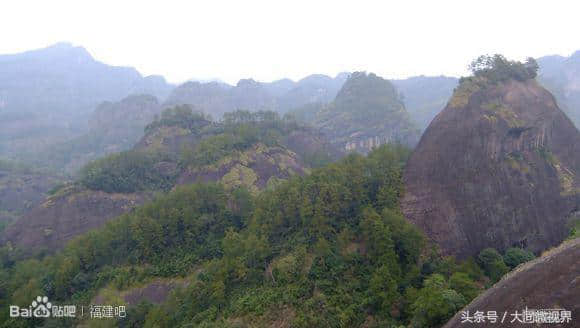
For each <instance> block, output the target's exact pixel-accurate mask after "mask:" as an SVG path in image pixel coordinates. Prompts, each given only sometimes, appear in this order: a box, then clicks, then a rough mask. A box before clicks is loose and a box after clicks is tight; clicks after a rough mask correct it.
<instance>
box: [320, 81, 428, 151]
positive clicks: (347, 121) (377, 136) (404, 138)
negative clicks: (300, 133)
mask: <svg viewBox="0 0 580 328" xmlns="http://www.w3.org/2000/svg"><path fill="white" fill-rule="evenodd" d="M314 124H315V125H316V126H317V127H320V128H321V129H322V131H324V132H325V133H326V134H327V135H328V136H329V138H330V139H331V140H332V142H333V143H335V144H336V145H338V146H339V147H340V148H342V149H343V150H345V151H353V150H356V151H359V152H362V153H366V152H368V151H369V150H371V149H372V148H374V147H377V146H379V145H381V144H384V143H389V142H400V143H402V144H404V145H408V146H413V145H414V144H415V143H416V142H417V140H418V138H419V132H418V130H417V129H416V127H415V126H414V125H413V123H412V122H411V119H410V116H409V113H408V112H407V111H406V109H405V105H404V104H403V102H402V100H401V99H400V98H399V94H398V92H397V90H396V89H395V87H394V86H393V85H392V84H391V83H390V82H389V81H387V80H385V79H383V78H381V77H379V76H377V75H375V74H373V73H370V74H367V73H364V72H355V73H352V74H351V75H350V77H349V78H348V80H347V81H346V82H345V84H344V86H343V87H342V89H341V90H340V91H339V92H338V94H337V96H336V98H335V99H334V101H333V102H332V103H331V104H329V105H328V106H325V107H323V108H322V109H321V110H320V111H319V112H318V113H317V114H316V120H315V123H314Z"/></svg>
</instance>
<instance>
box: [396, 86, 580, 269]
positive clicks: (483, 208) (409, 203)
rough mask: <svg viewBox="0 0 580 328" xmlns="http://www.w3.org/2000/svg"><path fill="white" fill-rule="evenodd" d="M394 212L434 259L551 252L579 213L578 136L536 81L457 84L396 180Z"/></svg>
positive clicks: (551, 98) (579, 149)
mask: <svg viewBox="0 0 580 328" xmlns="http://www.w3.org/2000/svg"><path fill="white" fill-rule="evenodd" d="M405 183H406V195H405V197H404V199H403V201H402V209H403V211H404V213H405V215H406V217H407V218H408V219H409V220H411V221H412V222H413V223H415V224H417V225H418V226H419V227H421V228H422V229H423V230H424V231H425V233H426V234H427V236H428V237H430V239H432V240H433V241H434V242H435V243H437V244H438V245H439V246H440V248H441V250H442V251H443V253H445V254H454V255H457V256H458V257H460V258H463V257H467V256H471V255H475V254H477V253H478V252H479V251H481V250H482V249H484V248H486V247H494V248H496V249H499V250H503V249H506V248H508V247H511V246H521V247H526V248H528V249H530V250H532V251H535V252H539V251H542V250H544V249H546V248H549V247H551V246H555V245H558V244H559V243H560V242H562V240H563V239H564V238H565V237H566V235H567V233H568V227H567V222H568V221H569V219H570V217H571V216H573V215H575V214H574V213H577V212H578V209H579V207H580V132H578V130H577V129H576V128H575V127H574V125H573V124H572V122H571V121H570V120H569V119H568V117H566V115H565V114H564V113H563V112H562V111H561V110H560V109H559V108H558V106H557V104H556V101H555V100H554V97H553V96H552V95H551V94H550V93H549V92H548V91H547V90H546V89H544V88H543V87H541V86H540V85H539V84H538V83H537V82H536V81H535V80H533V79H530V80H526V81H516V80H508V81H504V82H500V83H493V84H492V83H487V84H486V83H485V82H483V83H478V82H477V81H473V80H471V81H465V82H464V83H462V84H460V85H459V87H458V88H457V89H456V90H455V92H454V95H453V97H452V98H451V100H450V101H449V103H448V105H447V107H446V108H445V109H444V110H443V111H442V112H441V113H440V114H439V115H437V117H436V118H435V119H434V120H433V122H432V123H431V125H430V126H429V128H428V129H427V130H426V132H425V134H424V135H423V137H422V138H421V141H420V143H419V145H418V146H417V148H416V150H415V151H414V153H413V154H412V156H411V158H410V160H409V162H408V165H407V168H406V171H405Z"/></svg>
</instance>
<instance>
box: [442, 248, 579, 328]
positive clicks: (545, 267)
mask: <svg viewBox="0 0 580 328" xmlns="http://www.w3.org/2000/svg"><path fill="white" fill-rule="evenodd" d="M578 259H580V238H577V239H575V240H571V241H568V242H565V243H564V244H563V245H561V246H560V247H558V248H556V249H554V250H551V251H549V252H548V253H547V254H545V255H543V256H542V257H540V258H538V259H536V260H534V261H531V262H529V263H526V264H524V265H522V266H521V267H518V268H516V269H515V270H514V272H511V273H509V274H508V275H507V276H506V277H504V278H503V279H502V280H501V281H500V282H498V283H497V284H495V285H494V286H493V287H492V288H490V289H488V290H487V291H486V292H485V293H483V294H482V295H480V296H479V297H477V298H476V299H475V300H474V301H473V302H471V304H469V305H468V306H467V307H465V308H464V309H463V310H462V311H469V314H470V316H473V314H474V313H475V312H476V311H483V312H484V313H487V311H496V312H497V313H498V316H499V318H498V322H497V323H495V324H493V323H490V322H489V321H488V322H486V323H462V322H461V321H462V320H461V313H462V311H460V312H459V313H458V314H456V315H455V316H454V317H453V318H451V320H449V322H448V323H447V324H446V325H445V326H444V328H452V327H498V326H500V323H499V322H500V321H501V318H502V317H503V314H504V313H506V312H507V313H508V314H507V317H506V319H505V320H506V321H504V324H502V325H501V326H509V327H530V326H535V325H534V324H530V323H521V322H517V321H516V322H514V323H511V321H512V320H513V319H514V317H513V314H514V313H515V312H516V311H517V312H518V313H520V314H521V313H522V312H523V311H524V309H526V308H527V309H529V310H530V311H531V310H546V309H562V310H566V311H571V314H572V320H571V321H570V322H563V323H551V324H545V326H549V327H578V322H577V320H578V315H579V314H580V279H579V278H578V277H580V261H578ZM559 314H560V313H559ZM521 319H523V318H521Z"/></svg>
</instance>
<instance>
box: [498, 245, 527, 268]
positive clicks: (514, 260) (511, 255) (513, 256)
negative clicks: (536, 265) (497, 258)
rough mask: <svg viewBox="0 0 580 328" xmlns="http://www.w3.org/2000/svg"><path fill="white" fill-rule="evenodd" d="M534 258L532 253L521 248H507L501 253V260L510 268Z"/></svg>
mask: <svg viewBox="0 0 580 328" xmlns="http://www.w3.org/2000/svg"><path fill="white" fill-rule="evenodd" d="M534 258H535V256H534V253H532V252H530V251H527V250H525V249H521V248H515V247H512V248H508V249H507V251H506V252H505V254H504V255H503V260H504V262H505V264H507V265H508V266H509V267H510V268H512V269H513V268H515V267H517V266H518V265H520V264H521V263H525V262H528V261H531V260H533V259H534Z"/></svg>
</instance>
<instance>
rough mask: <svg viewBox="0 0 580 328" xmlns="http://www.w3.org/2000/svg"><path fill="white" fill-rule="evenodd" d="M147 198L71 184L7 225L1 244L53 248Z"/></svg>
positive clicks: (28, 248)
mask: <svg viewBox="0 0 580 328" xmlns="http://www.w3.org/2000/svg"><path fill="white" fill-rule="evenodd" d="M150 198H151V195H146V194H120V193H105V192H102V191H93V190H87V189H84V188H78V187H76V186H70V187H68V188H64V189H62V190H61V191H60V192H59V193H57V194H55V195H52V196H49V197H47V198H46V199H45V200H44V202H43V203H42V204H40V205H39V206H36V207H34V208H33V209H32V210H30V211H29V212H27V213H26V214H25V215H24V216H23V217H22V218H20V219H19V220H18V221H17V222H16V223H15V224H12V225H10V226H8V227H6V230H5V231H4V233H3V235H2V244H7V243H9V244H10V245H12V246H16V247H18V248H20V249H22V250H24V251H25V252H26V253H35V252H38V251H52V250H54V249H55V248H60V247H62V246H64V245H65V244H66V242H67V241H69V240H70V239H71V238H73V237H75V236H77V235H79V234H81V233H84V232H87V231H89V230H91V229H95V228H98V227H101V226H102V225H103V224H104V223H105V222H107V221H108V220H110V219H112V218H114V217H116V216H119V215H121V214H123V213H126V212H128V211H130V210H131V209H133V208H134V207H136V206H138V205H141V204H143V203H144V202H145V201H146V200H147V199H150Z"/></svg>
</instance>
